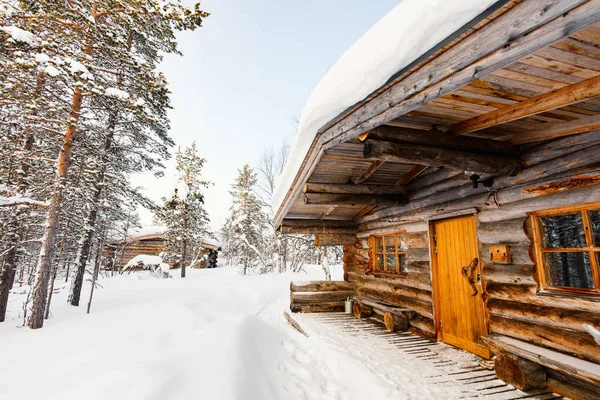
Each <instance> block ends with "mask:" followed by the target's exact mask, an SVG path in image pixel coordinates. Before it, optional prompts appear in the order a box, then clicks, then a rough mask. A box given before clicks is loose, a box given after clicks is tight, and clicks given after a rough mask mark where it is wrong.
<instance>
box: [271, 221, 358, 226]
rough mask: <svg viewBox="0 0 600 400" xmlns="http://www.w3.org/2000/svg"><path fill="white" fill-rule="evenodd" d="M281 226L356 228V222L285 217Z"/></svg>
mask: <svg viewBox="0 0 600 400" xmlns="http://www.w3.org/2000/svg"><path fill="white" fill-rule="evenodd" d="M281 226H282V227H283V228H298V227H311V228H354V227H355V226H356V223H355V222H352V221H332V220H326V221H322V220H320V219H284V220H283V222H282V223H281Z"/></svg>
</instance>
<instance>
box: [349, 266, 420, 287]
mask: <svg viewBox="0 0 600 400" xmlns="http://www.w3.org/2000/svg"><path fill="white" fill-rule="evenodd" d="M350 276H351V277H352V280H353V281H354V282H356V285H357V286H358V285H362V286H365V285H367V286H373V285H377V284H382V285H386V286H388V287H389V288H391V289H393V288H395V287H396V286H406V287H409V288H413V289H419V290H425V291H428V292H431V276H430V273H429V270H427V272H407V273H404V274H386V273H377V272H372V271H369V272H368V273H365V272H364V271H360V272H357V273H354V272H353V273H352V274H350Z"/></svg>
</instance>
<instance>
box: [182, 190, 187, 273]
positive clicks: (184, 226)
mask: <svg viewBox="0 0 600 400" xmlns="http://www.w3.org/2000/svg"><path fill="white" fill-rule="evenodd" d="M186 201H187V200H186ZM187 236H188V205H187V202H186V203H185V205H184V210H183V252H182V253H183V254H182V256H181V277H182V278H185V261H186V258H187Z"/></svg>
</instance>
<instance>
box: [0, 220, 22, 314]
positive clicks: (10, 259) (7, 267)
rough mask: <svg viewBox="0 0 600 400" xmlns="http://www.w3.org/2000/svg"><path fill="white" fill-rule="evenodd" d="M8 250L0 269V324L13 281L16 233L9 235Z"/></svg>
mask: <svg viewBox="0 0 600 400" xmlns="http://www.w3.org/2000/svg"><path fill="white" fill-rule="evenodd" d="M11 236H12V237H11V243H10V245H9V246H10V249H9V251H8V253H7V254H6V256H5V258H4V263H3V264H2V266H1V267H0V322H4V319H5V318H6V309H7V307H8V295H9V293H10V289H11V287H12V282H13V280H14V279H15V258H16V256H17V251H16V250H17V246H18V244H19V237H18V235H17V233H16V232H14V233H13V234H12V235H11Z"/></svg>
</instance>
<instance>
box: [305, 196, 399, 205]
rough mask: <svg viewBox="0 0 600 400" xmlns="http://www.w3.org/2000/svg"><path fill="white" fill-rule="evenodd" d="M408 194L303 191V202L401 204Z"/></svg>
mask: <svg viewBox="0 0 600 400" xmlns="http://www.w3.org/2000/svg"><path fill="white" fill-rule="evenodd" d="M409 201H410V200H409V199H408V196H406V195H403V194H339V193H337V194H336V193H333V194H332V193H305V194H304V204H336V205H340V204H343V205H350V206H360V205H402V204H408V203H409Z"/></svg>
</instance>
